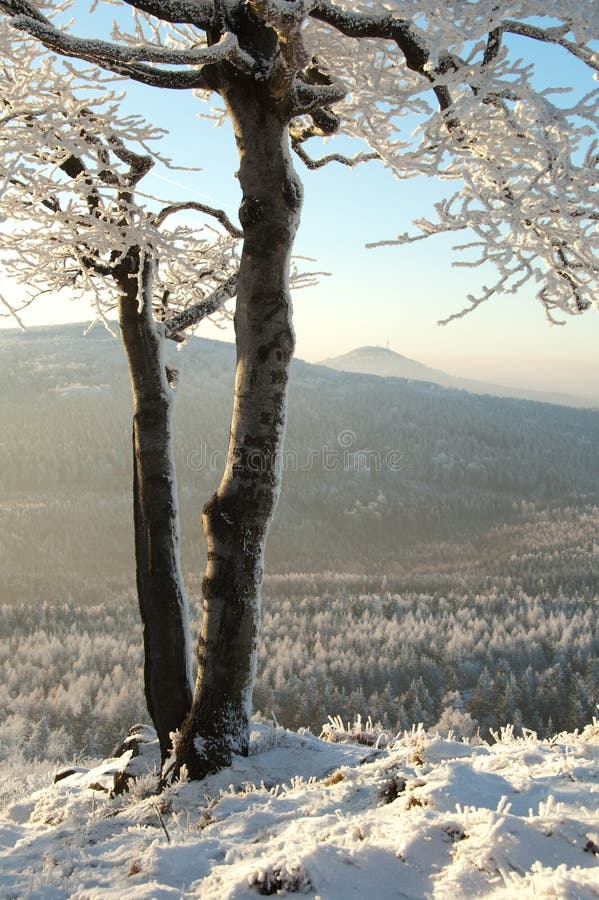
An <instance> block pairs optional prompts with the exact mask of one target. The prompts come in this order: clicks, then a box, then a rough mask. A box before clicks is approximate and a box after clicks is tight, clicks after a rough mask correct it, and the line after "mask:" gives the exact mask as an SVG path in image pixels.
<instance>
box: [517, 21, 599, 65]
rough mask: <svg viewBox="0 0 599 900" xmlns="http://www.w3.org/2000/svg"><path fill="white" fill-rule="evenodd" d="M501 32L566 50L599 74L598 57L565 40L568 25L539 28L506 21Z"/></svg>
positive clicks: (589, 50)
mask: <svg viewBox="0 0 599 900" xmlns="http://www.w3.org/2000/svg"><path fill="white" fill-rule="evenodd" d="M501 30H502V31H504V32H508V33H509V34H519V35H521V36H522V37H528V38H533V39H534V40H535V41H543V42H544V43H547V44H556V45H558V46H560V47H563V48H564V50H567V51H568V53H571V54H572V55H573V56H576V57H577V59H580V60H582V62H584V63H586V65H587V66H590V68H591V69H594V70H595V71H596V72H599V56H598V55H597V54H596V53H593V51H592V50H591V49H590V48H589V47H586V46H584V45H582V46H581V45H579V44H575V43H574V42H573V41H569V40H567V39H566V34H567V33H568V31H569V27H568V25H563V26H561V27H558V28H539V27H538V26H536V25H530V24H529V23H528V22H516V21H514V20H513V19H506V20H505V21H504V22H502V23H501Z"/></svg>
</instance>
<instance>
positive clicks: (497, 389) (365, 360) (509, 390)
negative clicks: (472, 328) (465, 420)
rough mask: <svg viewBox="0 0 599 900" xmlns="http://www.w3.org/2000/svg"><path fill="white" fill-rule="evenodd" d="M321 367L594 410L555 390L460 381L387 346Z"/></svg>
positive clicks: (338, 358) (587, 402)
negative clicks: (535, 389) (536, 389)
mask: <svg viewBox="0 0 599 900" xmlns="http://www.w3.org/2000/svg"><path fill="white" fill-rule="evenodd" d="M320 365H321V366H327V367H328V368H329V369H336V370H337V371H338V372H359V373H361V374H363V375H366V374H368V375H379V376H381V377H382V378H407V379H408V380H410V381H428V382H431V383H432V384H440V385H441V386H442V387H448V388H456V389H457V390H460V391H469V392H470V393H471V394H491V395H492V396H494V397H514V398H516V399H520V400H537V401H539V402H541V403H556V404H558V405H560V406H575V407H585V406H588V407H593V406H594V404H593V402H592V401H591V400H588V399H584V398H583V397H574V396H571V395H569V394H559V393H554V392H551V391H547V392H546V391H533V390H527V389H526V388H519V387H508V386H506V385H502V384H491V383H490V382H487V381H474V380H472V379H470V378H458V377H457V376H456V375H449V374H448V373H447V372H443V371H441V369H432V368H430V366H425V365H424V364H423V363H420V362H417V360H415V359H410V358H409V357H407V356H402V355H401V353H395V351H394V350H389V349H387V348H386V347H358V348H357V349H356V350H350V351H349V353H344V354H343V355H342V356H335V357H332V358H331V359H323V360H322V362H321V363H320Z"/></svg>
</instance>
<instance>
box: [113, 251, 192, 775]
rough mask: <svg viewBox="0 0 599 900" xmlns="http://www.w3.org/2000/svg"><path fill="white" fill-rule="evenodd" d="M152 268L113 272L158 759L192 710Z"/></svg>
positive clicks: (167, 400)
mask: <svg viewBox="0 0 599 900" xmlns="http://www.w3.org/2000/svg"><path fill="white" fill-rule="evenodd" d="M151 279H152V263H151V260H149V259H140V253H139V251H138V250H137V248H132V250H131V251H130V252H129V254H128V255H127V257H126V258H125V259H124V260H123V262H122V263H121V265H120V267H119V269H118V271H117V284H118V287H119V323H120V328H121V334H122V339H123V345H124V347H125V352H126V355H127V361H128V364H129V373H130V376H131V388H132V392H133V516H134V528H135V561H136V578H137V595H138V600H139V609H140V613H141V619H142V625H143V640H144V655H145V665H144V685H145V695H146V702H147V706H148V712H149V713H150V717H151V719H152V722H153V723H154V727H155V728H156V732H157V734H158V739H159V742H160V751H161V755H162V759H163V762H164V760H165V759H166V757H167V756H168V754H169V753H170V750H171V745H172V741H171V737H170V734H171V732H175V731H176V730H177V729H178V728H180V727H181V724H182V723H183V721H184V719H185V717H186V715H187V714H188V712H189V709H190V707H191V700H192V693H191V689H192V676H191V655H190V643H189V623H188V605H187V598H186V595H185V588H184V585H183V579H182V575H181V570H180V562H179V518H178V506H177V485H176V479H175V468H174V464H173V458H172V437H171V414H172V396H173V394H172V391H171V389H170V388H169V385H168V383H167V378H166V369H165V365H164V361H163V357H162V336H161V335H160V334H159V333H158V330H157V327H156V323H155V322H154V319H153V316H152V304H151Z"/></svg>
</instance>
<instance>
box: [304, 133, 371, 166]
mask: <svg viewBox="0 0 599 900" xmlns="http://www.w3.org/2000/svg"><path fill="white" fill-rule="evenodd" d="M291 148H292V150H293V151H294V153H296V154H297V156H299V158H300V159H301V161H302V162H303V163H304V165H305V166H307V168H308V169H321V168H322V167H323V166H326V165H328V164H329V163H332V162H337V163H340V164H341V165H342V166H349V168H350V169H353V168H354V166H357V165H359V164H360V163H363V162H368V161H369V160H372V159H380V158H381V157H380V156H379V154H378V153H357V154H356V155H355V156H343V154H341V153H329V154H328V155H327V156H323V157H321V158H320V159H313V158H312V157H311V156H309V155H308V154H307V153H306V151H305V150H304V148H303V147H302V145H301V141H294V140H293V138H292V140H291Z"/></svg>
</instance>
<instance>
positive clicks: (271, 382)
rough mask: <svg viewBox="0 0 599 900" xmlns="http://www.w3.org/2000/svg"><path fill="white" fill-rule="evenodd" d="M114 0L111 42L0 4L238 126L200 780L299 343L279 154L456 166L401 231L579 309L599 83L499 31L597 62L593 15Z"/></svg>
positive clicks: (210, 758)
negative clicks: (533, 55)
mask: <svg viewBox="0 0 599 900" xmlns="http://www.w3.org/2000/svg"><path fill="white" fill-rule="evenodd" d="M125 5H126V6H128V7H132V8H133V11H134V16H135V22H136V28H135V31H134V33H133V34H127V33H126V32H125V31H124V30H123V27H119V28H117V29H116V30H115V35H114V37H113V40H111V41H110V42H109V41H101V40H96V39H87V38H80V37H76V36H74V35H73V34H72V32H71V30H70V28H63V29H59V28H57V27H56V26H55V25H54V24H53V22H52V21H51V19H49V18H48V17H46V16H45V15H44V14H43V13H42V12H41V11H40V10H39V8H38V7H37V6H35V5H33V4H32V3H30V2H29V0H0V9H2V10H3V11H4V12H5V13H6V14H7V15H8V16H9V17H10V21H11V24H12V25H13V27H15V28H16V29H19V30H21V31H25V32H27V33H28V34H30V35H32V36H33V37H35V38H37V39H38V40H40V41H41V42H42V43H44V44H45V45H46V47H48V48H50V49H51V50H54V51H55V52H58V53H60V54H63V55H65V56H70V57H75V58H78V59H80V60H86V61H88V62H92V63H94V64H96V65H99V66H101V67H103V68H104V69H106V70H108V71H112V72H115V73H117V74H119V75H122V76H125V77H127V78H130V79H133V80H136V81H140V82H143V83H145V84H150V85H154V86H156V87H158V88H161V89H165V90H193V89H195V90H200V91H204V92H207V93H210V92H215V93H217V94H219V95H220V96H221V98H222V99H223V101H224V104H225V108H226V112H227V114H228V116H229V117H230V119H231V121H232V123H233V127H234V131H235V138H236V142H237V148H238V151H239V158H240V166H239V173H238V177H239V181H240V186H241V190H242V201H241V207H240V221H241V225H242V229H243V250H242V255H241V260H240V268H239V283H238V290H237V303H236V313H235V330H236V342H237V375H236V384H235V400H234V410H233V419H232V423H231V438H230V443H229V450H228V457H227V463H226V467H225V471H224V474H223V478H222V481H221V484H220V486H219V488H218V490H217V492H216V493H215V495H214V496H213V497H212V498H211V499H210V500H209V501H208V503H207V504H206V506H205V507H204V513H203V523H204V531H205V535H206V540H207V544H208V563H207V571H206V577H205V579H204V586H203V592H204V617H203V622H202V630H201V635H200V643H199V652H198V659H199V667H198V676H197V680H196V686H195V691H194V698H193V703H192V708H191V711H190V714H189V716H188V717H187V719H186V721H185V723H184V724H183V726H182V728H181V731H180V734H179V736H178V740H177V743H176V747H175V751H176V753H175V755H176V763H175V772H176V771H179V770H180V769H181V768H182V767H183V766H185V767H186V768H187V771H188V773H189V774H190V776H191V777H192V778H201V777H202V776H203V775H205V774H206V773H207V772H210V771H212V770H214V769H215V768H218V767H220V766H223V765H226V764H227V763H228V762H229V761H230V758H231V753H232V752H234V751H235V752H241V753H244V752H247V747H248V720H249V712H250V702H251V689H252V681H253V670H254V665H255V657H256V642H257V638H258V628H259V617H260V611H259V609H260V585H261V579H262V570H263V553H264V546H265V541H266V535H267V531H268V526H269V523H270V520H271V517H272V513H273V510H274V506H275V504H276V500H277V496H278V492H279V487H280V459H281V447H282V441H283V434H284V427H285V407H286V391H287V383H288V374H289V364H290V360H291V357H292V354H293V345H294V338H293V328H292V322H291V300H290V293H289V262H290V255H291V249H292V244H293V239H294V236H295V233H296V230H297V227H298V224H299V215H300V209H301V200H302V189H301V185H300V182H299V179H298V177H297V175H296V174H295V172H294V170H293V166H292V164H291V151H292V150H293V151H295V153H296V154H297V155H298V156H299V157H300V158H301V159H302V160H303V161H304V162H305V163H306V164H307V166H308V167H309V168H313V167H319V166H321V165H325V164H327V163H328V162H333V161H338V162H342V163H345V164H349V165H353V164H354V163H355V162H356V161H360V160H363V159H365V157H366V156H371V154H370V153H369V154H362V155H359V156H358V157H357V158H347V157H344V156H343V155H342V154H337V153H333V154H329V155H328V156H324V157H322V158H320V159H316V160H314V159H312V158H311V157H310V156H309V155H308V154H307V152H306V150H305V148H304V145H305V143H306V142H307V141H308V140H312V139H315V138H316V139H318V138H322V137H329V136H331V135H333V134H335V133H337V132H339V131H343V132H345V133H346V134H349V135H352V136H355V137H359V138H362V139H364V140H365V141H366V142H367V143H368V144H369V145H370V147H371V148H372V151H373V152H374V153H376V154H377V156H379V157H380V158H381V159H382V161H383V162H384V163H385V164H386V165H387V166H389V167H390V168H391V169H392V171H393V172H394V174H395V175H396V176H398V177H401V178H403V177H410V176H413V175H417V174H437V175H439V176H440V177H442V178H444V179H448V180H456V181H457V190H456V191H455V193H454V195H453V196H452V197H450V198H449V199H447V200H446V201H444V202H442V203H440V204H438V206H437V208H436V219H434V220H428V219H425V218H421V219H419V220H417V226H418V229H419V231H418V232H417V233H416V234H415V235H407V236H406V235H404V236H401V237H400V238H398V239H397V240H398V242H399V243H402V242H404V243H405V242H409V241H412V240H416V239H419V238H420V237H424V236H428V235H429V234H436V233H440V232H458V231H462V230H467V231H468V237H467V239H466V243H465V244H464V248H465V249H469V250H472V251H473V252H474V257H473V258H472V259H471V261H470V262H468V264H469V265H486V264H487V263H492V264H494V265H495V266H496V268H497V277H496V281H495V282H494V283H493V284H492V285H491V286H490V287H485V288H484V289H483V290H482V292H481V293H480V295H479V296H477V297H472V298H471V299H470V305H469V307H468V309H470V308H473V307H475V306H477V305H478V304H479V303H481V302H483V301H485V300H487V299H489V298H490V297H492V296H493V295H494V294H496V293H499V292H501V291H516V290H518V289H519V288H520V287H521V286H522V285H523V284H524V283H526V282H531V283H535V284H536V285H537V296H538V298H539V300H540V302H541V303H542V304H543V306H544V308H545V310H546V312H547V314H548V315H549V316H550V317H551V318H554V317H555V314H556V311H557V310H561V311H563V312H565V313H570V314H578V313H581V312H583V311H585V310H586V309H587V308H589V307H590V306H591V305H592V304H593V302H594V291H595V289H596V284H597V263H596V259H597V256H596V253H597V220H598V215H597V213H596V211H595V206H596V203H595V196H594V185H595V183H596V182H595V179H596V168H597V161H598V156H597V150H596V145H595V144H594V143H593V134H594V130H595V128H596V125H597V118H598V97H597V92H596V91H595V92H593V91H589V92H588V93H587V94H585V95H584V96H583V97H582V98H576V99H574V100H573V101H572V102H571V103H570V105H567V104H563V103H562V104H561V105H559V106H558V105H557V104H556V103H553V102H551V100H550V96H551V94H550V93H549V92H547V91H543V90H539V89H536V87H535V84H534V80H533V73H532V70H531V69H530V68H529V67H528V66H527V65H526V64H525V63H524V62H522V61H520V60H518V59H516V60H515V61H514V60H512V58H511V56H512V54H511V52H510V46H509V38H510V36H512V35H517V36H519V37H523V38H526V39H527V41H528V42H529V43H530V44H532V43H544V44H549V45H555V47H556V48H559V50H560V51H561V52H565V53H569V54H571V55H572V56H573V57H576V58H577V59H578V60H579V61H580V62H581V64H582V65H583V66H584V67H586V68H587V69H588V70H589V71H591V72H592V71H597V70H598V69H599V63H598V60H597V54H596V53H595V52H594V50H593V45H592V43H591V41H592V38H593V37H594V36H595V35H596V33H597V23H598V19H597V11H596V8H595V5H594V4H592V3H590V2H587V3H584V4H582V5H580V4H578V5H575V4H574V3H572V2H570V0H545V2H527V0H521V2H514V3H508V4H500V5H499V4H497V3H496V2H495V0H477V2H475V3H469V4H464V3H461V2H460V3H457V2H451V0H444V2H440V0H426V2H423V0H421V2H419V3H414V2H411V0H405V2H402V0H397V2H394V3H392V4H389V3H386V4H385V3H380V4H379V3H376V2H375V3H372V2H368V3H366V2H363V3H358V4H352V8H351V10H350V9H348V8H345V7H342V6H339V5H336V4H335V3H330V2H327V0H313V2H304V0H247V2H246V0H243V2H241V0H230V2H222V0H214V2H212V0H163V2H160V3H158V2H155V0H126V4H125ZM333 107H335V110H334V109H333ZM402 119H403V120H405V122H402ZM402 124H406V125H407V126H408V128H412V127H413V126H414V124H419V129H418V130H417V131H416V133H415V135H416V136H415V137H410V136H408V137H407V138H404V136H403V135H402V134H400V129H401V126H402ZM472 234H473V235H474V237H473V239H470V238H471V236H472ZM461 314H462V313H458V315H461Z"/></svg>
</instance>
